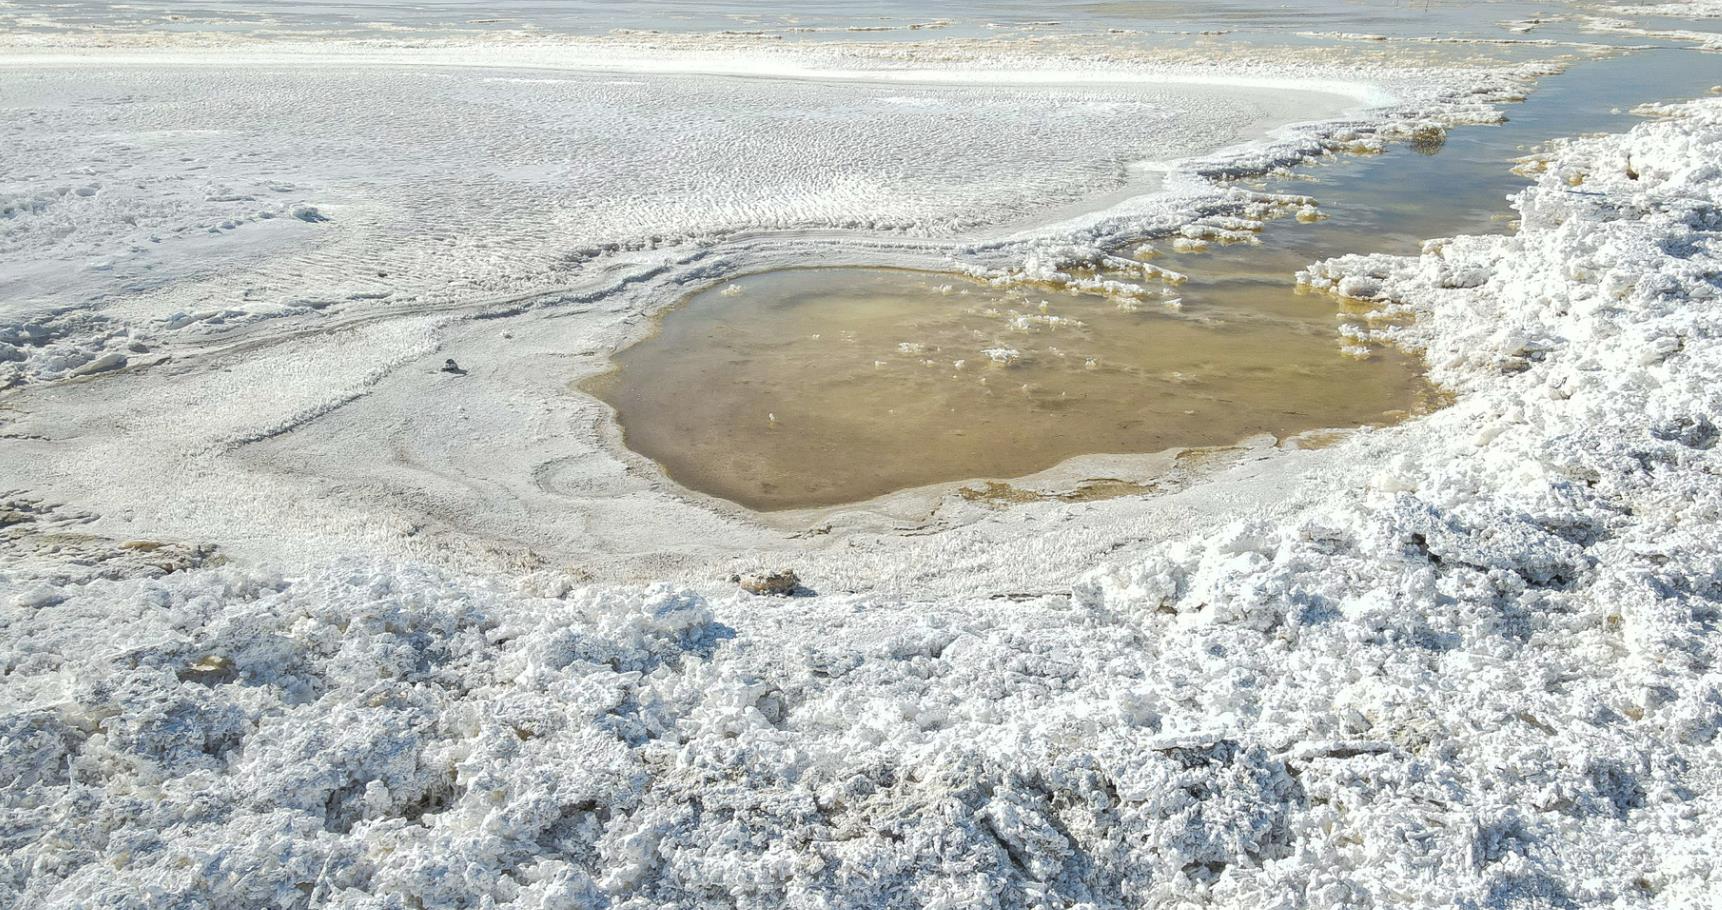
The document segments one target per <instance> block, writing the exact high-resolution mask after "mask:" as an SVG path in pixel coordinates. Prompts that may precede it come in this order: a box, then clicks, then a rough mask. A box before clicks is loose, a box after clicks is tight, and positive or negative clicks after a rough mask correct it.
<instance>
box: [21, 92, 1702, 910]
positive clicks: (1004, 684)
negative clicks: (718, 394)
mask: <svg viewBox="0 0 1722 910" xmlns="http://www.w3.org/2000/svg"><path fill="white" fill-rule="evenodd" d="M1667 113H1669V114H1670V115H1671V117H1670V119H1665V120H1659V121H1657V122H1653V123H1646V124H1644V125H1641V126H1639V127H1637V128H1635V129H1634V130H1633V131H1632V132H1631V133H1630V134H1627V135H1625V136H1615V137H1601V138H1591V139H1585V140H1581V141H1576V142H1571V143H1567V144H1564V145H1562V146H1560V147H1558V148H1557V149H1555V150H1554V151H1553V153H1552V154H1551V156H1550V158H1549V160H1548V161H1547V162H1546V165H1545V168H1544V170H1543V173H1542V174H1541V176H1540V177H1539V178H1538V181H1537V183H1536V185H1535V186H1534V187H1532V188H1531V189H1529V190H1527V191H1526V192H1525V193H1523V194H1522V195H1521V196H1520V197H1519V199H1518V207H1519V210H1520V212H1521V214H1522V215H1523V225H1522V227H1521V229H1520V231H1519V233H1518V234H1516V235H1514V236H1511V237H1473V238H1457V239H1452V240H1445V241H1435V242H1432V243H1431V244H1430V245H1429V246H1428V247H1427V248H1426V250H1425V251H1424V253H1423V254H1422V255H1421V256H1418V257H1409V258H1390V257H1346V258H1341V259H1337V260H1332V261H1329V262H1326V263H1322V264H1319V265H1317V266H1314V267H1312V268H1311V269H1310V270H1309V271H1308V272H1307V273H1306V280H1307V281H1308V282H1309V283H1310V284H1312V285H1317V286H1322V287H1329V288H1333V289H1336V290H1343V291H1344V292H1346V293H1349V294H1351V295H1353V296H1355V297H1359V298H1363V299H1368V300H1373V301H1377V302H1378V304H1379V307H1380V315H1381V316H1382V317H1383V318H1382V319H1381V320H1380V321H1379V322H1377V323H1375V324H1373V325H1371V326H1368V327H1365V334H1366V335H1368V336H1372V337H1377V338H1380V337H1391V338H1393V339H1394V340H1396V341H1398V342H1400V343H1404V344H1409V345H1413V346H1416V347H1419V348H1421V349H1423V350H1424V351H1426V352H1427V355H1428V357H1429V360H1430V364H1431V369H1432V371H1433V373H1434V375H1435V376H1436V378H1437V379H1439V380H1441V381H1443V382H1444V383H1446V384H1448V385H1449V386H1451V387H1453V388H1454V389H1456V390H1458V392H1459V397H1458V401H1457V402H1456V403H1455V404H1454V405H1453V406H1452V407H1451V408H1449V409H1447V410H1445V411H1442V412H1439V413H1437V414H1435V415H1432V416H1430V417H1427V418H1425V419H1423V420H1420V421H1417V422H1414V423H1411V424H1407V425H1403V426H1401V427H1398V428H1395V429H1392V430H1387V431H1382V432H1378V433H1373V434H1367V435H1364V436H1362V437H1359V438H1356V439H1354V440H1352V441H1349V442H1346V443H1343V444H1341V446H1340V447H1339V448H1338V449H1337V450H1335V452H1334V457H1333V458H1332V459H1330V460H1329V461H1328V462H1327V463H1326V464H1327V465H1328V467H1327V468H1326V469H1325V470H1326V471H1327V476H1326V477H1325V478H1324V482H1325V483H1326V484H1327V486H1328V487H1329V488H1330V489H1331V490H1332V491H1333V492H1332V493H1331V495H1330V496H1329V497H1328V498H1327V499H1326V500H1325V501H1323V502H1319V503H1317V504H1315V505H1313V506H1311V507H1309V508H1306V509H1303V510H1301V511H1298V512H1296V513H1294V514H1291V515H1289V516H1286V517H1284V518H1280V519H1276V520H1266V519H1262V518H1251V519H1246V520H1242V521H1240V522H1239V523H1237V524H1235V525H1233V526H1231V527H1229V528H1227V529H1226V530H1224V531H1223V532H1220V533H1217V534H1212V535H1207V536H1204V537H1200V538H1198V539H1193V540H1189V541H1185V542H1182V543H1178V544H1173V545H1169V546H1164V547H1160V548H1157V549H1155V550H1153V551H1152V552H1150V553H1148V554H1147V555H1146V556H1144V557H1141V558H1136V559H1132V560H1129V561H1126V562H1124V563H1121V564H1115V565H1099V566H1096V567H1094V569H1093V571H1092V572H1091V573H1090V575H1089V576H1088V577H1087V578H1086V580H1084V581H1083V582H1082V583H1081V584H1080V585H1078V586H1077V587H1076V588H1075V590H1073V591H1072V592H1071V593H1070V595H1069V596H1049V597H1043V598H1040V599H1031V600H1028V601H1026V602H1014V601H1012V600H1009V599H989V598H984V597H978V596H977V597H975V598H972V599H963V598H950V599H944V600H937V601H930V602H903V601H889V600H876V599H869V598H867V597H862V596H849V595H836V596H834V595H826V596H809V597H804V598H797V599H794V600H777V599H771V598H754V597H747V596H743V595H735V594H731V595H726V596H720V597H712V598H706V597H701V596H699V595H696V594H693V593H689V592H678V591H674V590H669V589H665V588H653V589H645V590H638V589H597V588H590V587H583V586H580V585H578V584H573V583H571V582H570V581H569V580H568V579H562V578H557V577H553V576H528V577H526V578H524V579H523V580H521V581H520V582H518V583H517V584H514V583H503V582H500V581H497V580H494V579H493V580H483V579H473V578H452V577H448V576H445V575H441V574H438V573H436V572H433V571H430V570H426V569H422V568H415V567H412V566H404V565H393V564H383V563H372V562H364V561H353V562H340V563H335V564H332V565H327V566H324V567H322V568H320V569H317V570H314V571H310V572H307V573H304V574H302V575H297V576H295V577H293V578H276V577H269V576H265V575H258V574H256V573H255V572H251V571H240V570H237V569H225V568H220V567H204V568H191V569H184V570H181V571H177V572H172V573H169V574H165V575H159V573H150V572H143V573H141V574H140V573H139V572H136V571H132V570H127V569H125V568H123V566H122V567H121V568H113V566H114V565H116V563H114V562H112V561H110V560H106V559H104V558H101V555H100V554H101V544H100V542H99V541H91V540H86V541H84V542H83V544H82V546H83V547H84V549H83V550H81V551H80V552H82V553H84V554H85V555H84V556H83V557H81V558H80V559H79V560H78V561H73V562H66V561H58V562H57V561H55V560H54V559H53V558H52V554H51V553H50V554H48V555H47V556H45V557H44V556H42V555H40V554H38V555H35V556H30V557H29V558H24V557H23V556H19V557H18V558H16V559H11V560H9V562H10V563H11V565H12V566H13V567H14V568H13V569H12V570H11V571H10V572H9V573H8V574H7V575H6V576H4V580H3V581H0V585H3V587H0V597H3V598H4V602H5V603H7V604H8V610H7V613H6V614H5V615H6V622H5V623H4V625H3V626H0V642H3V647H4V652H3V653H4V660H5V664H6V668H7V686H6V689H5V693H4V696H3V698H4V705H5V711H4V718H3V719H0V744H3V745H0V762H3V763H4V764H3V766H0V781H5V783H4V784H3V785H0V793H3V794H4V800H5V810H4V812H5V814H4V815H3V816H0V837H3V838H4V843H5V844H6V851H7V859H6V862H5V864H4V866H3V871H0V895H3V896H4V900H5V902H6V903H8V904H10V905H15V906H26V907H33V906H120V905H127V904H128V903H129V904H135V903H137V902H139V901H142V902H145V903H150V904H155V905H185V906H191V905H207V906H265V905H268V906H303V905H306V904H315V905H320V906H341V907H367V908H370V907H406V906H496V907H504V906H506V907H630V908H646V907H665V906H703V905H709V904H712V903H719V904H736V905H740V906H755V907H779V906H797V907H985V906H1012V907H1015V906H1037V907H1042V906H1043V907H1104V906H1144V905H1161V904H1173V903H1177V904H1210V905H1218V906H1234V907H1252V908H1255V907H1298V906H1322V907H1326V906H1359V907H1362V906H1384V905H1386V906H1441V907H1451V906H1455V905H1457V906H1463V907H1508V906H1513V907H1538V906H1546V907H1557V906H1572V905H1605V904H1606V905H1612V906H1660V907H1703V906H1710V905H1713V902H1714V899H1715V896H1716V894H1717V893H1718V889H1719V888H1722V881H1718V879H1722V870H1718V869H1717V868H1716V863H1717V858H1716V853H1715V849H1714V838H1713V832H1714V831H1715V829H1716V828H1717V826H1718V823H1719V822H1722V755H1719V752H1718V749H1717V734H1718V732H1719V730H1722V672H1719V671H1718V669H1717V663H1718V658H1722V653H1719V650H1722V645H1719V643H1718V642H1719V639H1718V637H1717V631H1716V623H1717V620H1718V616H1719V613H1718V607H1717V603H1718V600H1719V599H1722V585H1719V583H1718V578H1719V577H1722V535H1718V534H1717V532H1716V528H1717V520H1718V511H1719V507H1722V483H1719V482H1718V479H1717V471H1718V467H1719V465H1718V461H1717V458H1718V455H1717V451H1718V450H1717V448H1716V445H1715V444H1716V441H1717V436H1718V430H1717V426H1716V421H1717V419H1718V415H1719V414H1722V392H1719V391H1718V389H1717V385H1716V382H1715V379H1714V377H1715V376H1717V375H1719V372H1718V371H1719V370H1722V341H1719V340H1718V339H1719V338H1722V324H1719V323H1722V320H1719V318H1718V315H1717V313H1716V312H1715V307H1716V300H1717V296H1718V284H1717V279H1716V275H1717V273H1718V265H1719V263H1718V259H1719V258H1722V253H1719V251H1718V248H1717V246H1716V244H1717V237H1718V234H1719V232H1722V221H1719V219H1718V214H1717V212H1718V203H1722V166H1719V165H1718V164H1717V163H1716V162H1718V161H1722V102H1716V101H1707V102H1699V103H1693V104H1689V105H1684V106H1681V107H1679V108H1677V109H1672V110H1670V111H1668V112H1667ZM1406 312H1409V313H1414V314H1415V315H1416V316H1417V319H1416V321H1415V322H1414V323H1412V324H1410V325H1409V326H1405V325H1396V324H1394V323H1395V321H1394V319H1393V317H1395V316H1397V315H1402V314H1403V313H1406ZM7 514H9V515H10V514H17V515H19V516H21V517H19V518H18V519H17V520H16V522H15V523H14V525H13V526H14V527H15V528H23V527H28V526H30V525H31V524H33V523H35V522H37V521H41V520H46V519H43V518H41V517H40V516H39V513H38V512H32V511H28V510H16V511H15V512H14V513H7ZM9 520H10V519H9ZM8 539H9V540H14V541H17V540H25V539H28V538H27V537H23V536H9V537H8ZM14 555H16V554H14ZM152 576H153V577H152Z"/></svg>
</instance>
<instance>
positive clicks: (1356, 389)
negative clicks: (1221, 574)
mask: <svg viewBox="0 0 1722 910" xmlns="http://www.w3.org/2000/svg"><path fill="white" fill-rule="evenodd" d="M1339 315H1340V310H1339V304H1338V303H1337V302H1336V301H1335V300H1334V299H1333V298H1331V297H1327V296H1325V295H1314V294H1311V295H1299V294H1295V293H1293V292H1292V291H1291V290H1290V289H1288V288H1286V287H1285V285H1284V284H1283V283H1278V282H1275V283H1272V284H1268V283H1263V284H1262V285H1261V286H1260V287H1259V288H1258V289H1256V290H1254V291H1253V292H1250V291H1246V292H1243V293H1239V292H1237V291H1236V290H1235V289H1234V290H1233V291H1232V292H1231V293H1227V294H1225V295H1224V299H1223V300H1217V301H1213V302H1203V301H1201V300H1191V299H1185V300H1184V301H1183V303H1182V304H1181V305H1180V304H1178V303H1176V302H1173V301H1158V300H1150V301H1142V302H1136V303H1123V304H1121V303H1120V302H1119V301H1117V300H1113V299H1107V298H1104V297H1099V296H1095V295H1078V294H1074V293H1069V292H1059V291H1048V290H1042V289H1034V288H1027V289H1024V288H1016V289H1008V290H1006V289H998V288H993V287H990V286H986V285H982V284H978V283H975V282H971V281H967V280H964V279H962V278H960V277H957V276H953V275H945V274H940V273H934V272H916V271H906V270H895V269H858V268H807V269H787V270H781V271H774V272H764V273H760V274H756V275H752V276H748V277H744V278H740V279H737V280H736V281H735V282H733V283H731V284H727V285H722V286H719V287H714V288H711V289H708V290H705V291H702V292H699V293H696V294H694V295H692V296H691V297H689V298H688V299H687V300H686V301H684V303H683V304H682V305H681V306H679V307H677V308H676V309H674V310H672V311H670V312H669V314H668V315H667V316H666V317H665V318H664V319H663V320H662V322H661V324H660V326H659V328H658V331H657V332H656V333H655V334H654V335H652V336H651V337H649V338H647V339H645V340H643V341H641V342H639V343H638V344H635V345H633V346H632V347H629V348H626V349H624V350H622V351H620V352H619V353H618V354H617V355H616V357H615V362H616V368H615V369H614V370H612V371H611V372H609V373H607V374H605V375H603V376H599V377H596V378H594V379H592V380H589V381H588V382H587V383H586V384H585V388H586V390H587V391H588V392H590V393H592V394H594V395H596V396H597V397H599V398H600V399H602V400H604V401H605V402H608V403H609V404H610V405H611V407H613V408H614V409H615V411H616V414H617V419H618V420H619V422H620V424H621V427H622V432H623V438H624V440H625V442H626V444H627V446H628V447H629V448H630V449H633V450H634V451H636V452H638V453H640V454H642V455H644V456H646V457H648V458H650V459H652V460H653V461H655V462H657V463H658V464H659V465H661V466H662V467H663V469H664V470H665V472H666V473H668V475H669V476H670V477H671V478H672V479H673V480H675V481H676V482H677V483H680V484H682V485H683V486H685V487H688V488H690V489H693V490H698V491H700V492H703V493H707V494H710V495H712V496H717V497H721V498H723V499H728V500H731V501H733V502H736V503H739V504H741V505H743V506H746V507H748V508H750V509H754V510H756V511H774V510H781V509H795V508H808V507H816V506H830V505H837V504H842V503H852V502H859V501H863V500H867V499H871V498H874V497H877V496H880V495H883V494H886V493H891V492H894V491H897V490H903V489H907V488H911V487H917V486H922V485H925V484H933V483H940V482H946V481H960V480H968V479H973V478H1010V477H1020V476H1023V475H1026V474H1032V473H1035V472H1038V471H1041V470H1044V469H1046V468H1050V467H1052V466H1053V465H1056V464H1058V463H1059V462H1061V461H1064V460H1066V459H1068V458H1071V457H1074V456H1078V455H1087V454H1101V453H1106V454H1125V453H1152V452H1162V451H1165V450H1167V449H1173V448H1183V447H1193V446H1213V445H1228V444H1232V443H1236V442H1238V441H1240V440H1243V439H1247V438H1249V437H1252V436H1256V435H1259V434H1263V433H1270V434H1273V435H1274V436H1276V437H1280V438H1284V437H1286V436H1289V435H1293V434H1297V433H1300V432H1304V431H1308V430H1315V429H1322V428H1340V427H1355V426H1361V425H1365V424H1383V423H1390V422H1393V421H1397V420H1401V419H1403V418H1405V417H1407V416H1409V415H1411V414H1413V413H1417V412H1420V411H1423V410H1427V409H1429V408H1430V407H1431V406H1432V403H1433V402H1434V400H1435V398H1436V395H1435V392H1434V390H1433V389H1432V388H1431V387H1430V386H1429V385H1428V384H1427V383H1426V382H1425V381H1424V380H1423V379H1422V378H1421V374H1420V372H1419V370H1418V368H1417V365H1416V363H1415V362H1414V361H1413V360H1412V359H1411V358H1410V357H1408V356H1407V355H1405V354H1404V353H1402V352H1399V351H1397V350H1392V349H1374V350H1371V351H1370V352H1369V354H1368V356H1367V357H1363V358H1359V357H1357V356H1353V355H1351V354H1347V353H1345V351H1344V350H1343V349H1342V344H1341V341H1342V339H1341V338H1340V336H1339V334H1338V331H1337V317H1338V316H1339Z"/></svg>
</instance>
